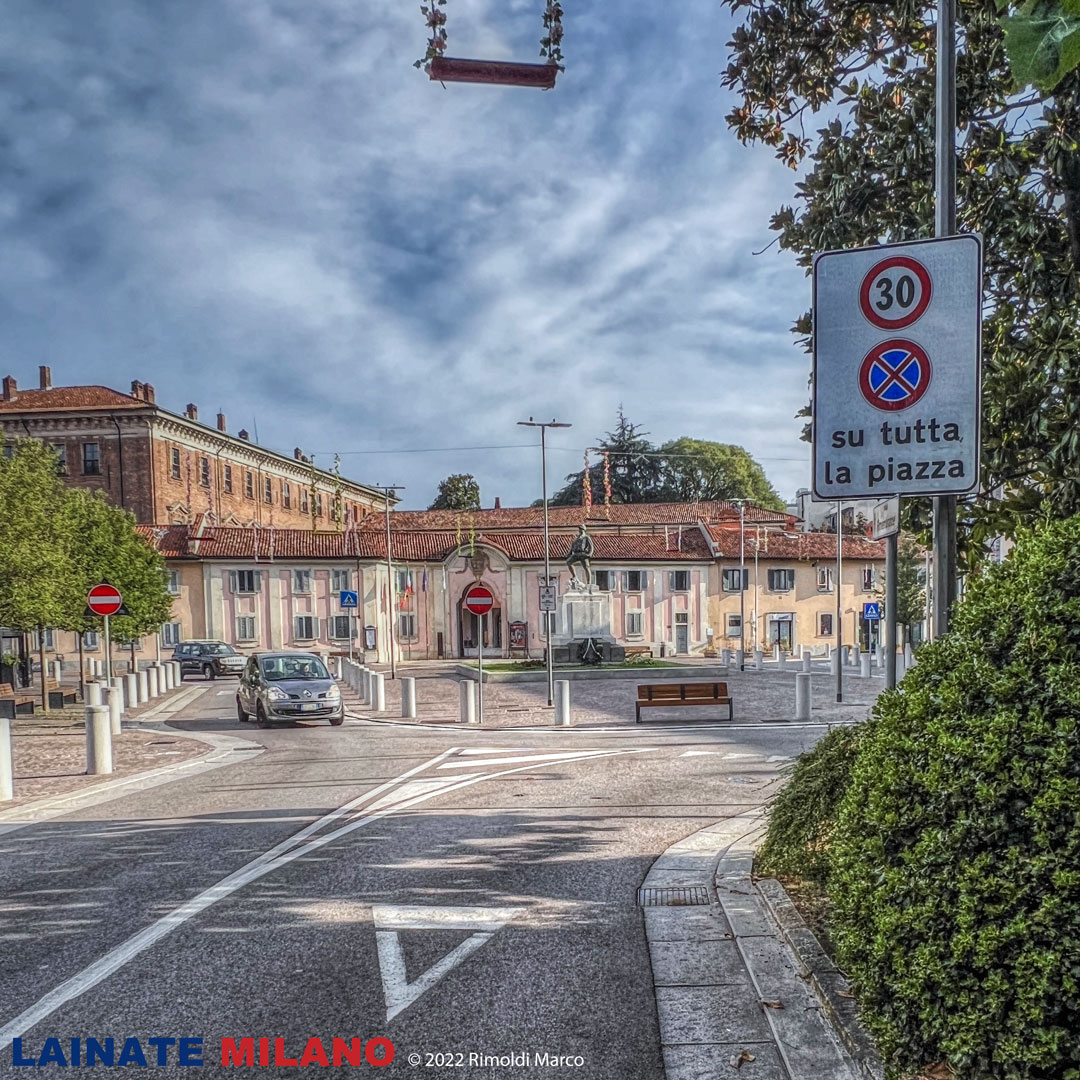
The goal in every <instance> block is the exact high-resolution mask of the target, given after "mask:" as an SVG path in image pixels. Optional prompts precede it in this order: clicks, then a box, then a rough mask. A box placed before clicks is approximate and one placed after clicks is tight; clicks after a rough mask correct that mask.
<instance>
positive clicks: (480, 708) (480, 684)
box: [476, 615, 484, 724]
mask: <svg viewBox="0 0 1080 1080" xmlns="http://www.w3.org/2000/svg"><path fill="white" fill-rule="evenodd" d="M476 621H477V622H478V623H479V624H480V634H479V640H478V641H477V643H476V644H477V650H476V656H477V660H478V661H479V665H480V678H479V679H478V680H477V684H476V715H477V718H478V722H479V723H481V724H482V723H483V722H484V616H483V615H477V616H476Z"/></svg>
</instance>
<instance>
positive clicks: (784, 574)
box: [769, 570, 795, 592]
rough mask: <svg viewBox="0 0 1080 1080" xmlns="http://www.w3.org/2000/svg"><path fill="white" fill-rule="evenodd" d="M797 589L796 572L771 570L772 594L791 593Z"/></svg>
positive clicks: (770, 584) (770, 583)
mask: <svg viewBox="0 0 1080 1080" xmlns="http://www.w3.org/2000/svg"><path fill="white" fill-rule="evenodd" d="M794 588H795V571H794V570H770V571H769V590H770V591H771V592H790V591H791V590H792V589H794Z"/></svg>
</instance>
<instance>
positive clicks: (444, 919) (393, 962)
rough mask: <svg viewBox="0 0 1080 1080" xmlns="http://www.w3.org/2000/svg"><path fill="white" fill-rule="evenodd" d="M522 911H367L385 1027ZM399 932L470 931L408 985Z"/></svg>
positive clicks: (377, 907) (404, 908) (381, 908)
mask: <svg viewBox="0 0 1080 1080" xmlns="http://www.w3.org/2000/svg"><path fill="white" fill-rule="evenodd" d="M522 910H523V909H522V908H492V907H441V908H423V907H413V906H397V905H393V904H376V905H375V906H374V907H373V908H372V909H371V917H372V920H373V922H374V923H375V941H376V944H377V945H378V950H379V972H380V974H381V975H382V984H383V996H384V997H385V999H386V1021H387V1023H389V1022H390V1021H391V1020H393V1019H394V1017H395V1016H397V1015H398V1013H401V1012H404V1011H405V1010H406V1009H407V1008H408V1007H409V1006H410V1005H411V1004H412V1003H413V1002H414V1001H416V999H417V998H419V997H420V996H421V995H422V994H424V993H426V992H427V991H428V990H430V989H431V988H432V987H433V986H434V985H435V984H436V983H437V982H438V981H439V980H440V979H441V978H443V976H444V975H446V974H447V973H448V972H450V971H452V970H453V969H454V968H456V967H457V966H458V964H460V963H462V962H463V961H464V960H466V959H467V958H468V957H470V956H471V955H472V954H473V953H474V952H476V950H477V949H479V948H480V946H481V945H483V944H484V943H485V942H487V941H490V940H491V938H492V936H493V935H494V933H495V931H496V930H498V929H499V928H500V927H503V926H505V925H506V924H507V923H508V922H509V921H510V920H511V919H513V918H514V917H515V916H517V915H518V914H520V913H521V911H522ZM399 930H475V931H476V933H474V934H473V935H472V936H471V937H468V938H466V939H465V940H464V941H463V942H461V943H460V944H459V945H457V946H456V947H455V948H453V949H452V950H451V951H450V952H448V953H447V954H446V955H445V956H444V957H443V958H442V959H441V960H440V961H439V962H438V963H436V964H433V965H432V966H431V967H429V968H428V969H427V971H425V972H424V973H423V974H422V975H419V976H418V977H417V978H415V979H414V980H413V981H412V982H409V980H408V977H407V975H406V973H405V951H404V950H403V949H402V947H401V940H400V939H399V938H398V931H399Z"/></svg>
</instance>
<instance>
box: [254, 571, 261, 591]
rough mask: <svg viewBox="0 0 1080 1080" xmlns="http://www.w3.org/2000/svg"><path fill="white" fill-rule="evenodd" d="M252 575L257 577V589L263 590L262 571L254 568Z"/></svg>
mask: <svg viewBox="0 0 1080 1080" xmlns="http://www.w3.org/2000/svg"><path fill="white" fill-rule="evenodd" d="M251 576H252V577H253V578H254V579H255V591H256V592H262V571H261V570H253V571H252V574H251Z"/></svg>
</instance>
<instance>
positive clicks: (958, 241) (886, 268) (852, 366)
mask: <svg viewBox="0 0 1080 1080" xmlns="http://www.w3.org/2000/svg"><path fill="white" fill-rule="evenodd" d="M981 331H982V240H981V238H980V237H978V236H974V235H964V236H949V237H944V238H942V239H940V240H923V241H917V242H915V243H910V244H889V245H884V246H881V247H872V248H859V249H856V250H853V251H827V252H825V253H823V254H821V255H818V256H817V257H816V258H815V259H814V402H813V409H814V425H813V426H814V484H813V490H814V495H815V496H817V497H818V498H819V499H865V498H873V497H875V496H878V497H884V496H886V495H894V494H899V495H948V494H963V493H965V492H968V491H971V490H972V489H973V488H975V486H976V485H977V484H978V482H979V394H980V377H979V366H980V365H979V360H980V353H981Z"/></svg>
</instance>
